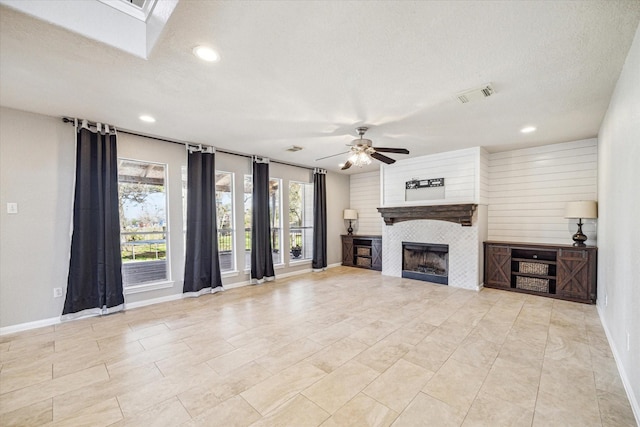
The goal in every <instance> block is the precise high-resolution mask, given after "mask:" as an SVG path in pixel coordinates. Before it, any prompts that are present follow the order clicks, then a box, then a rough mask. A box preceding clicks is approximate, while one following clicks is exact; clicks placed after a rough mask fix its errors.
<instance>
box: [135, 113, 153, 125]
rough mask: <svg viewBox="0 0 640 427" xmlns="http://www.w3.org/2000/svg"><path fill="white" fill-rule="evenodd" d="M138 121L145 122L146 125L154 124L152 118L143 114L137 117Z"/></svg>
mask: <svg viewBox="0 0 640 427" xmlns="http://www.w3.org/2000/svg"><path fill="white" fill-rule="evenodd" d="M139 118H140V120H142V121H143V122H147V123H155V121H156V119H154V118H153V117H151V116H149V115H146V114H143V115H142V116H140V117H139Z"/></svg>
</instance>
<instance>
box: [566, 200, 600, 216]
mask: <svg viewBox="0 0 640 427" xmlns="http://www.w3.org/2000/svg"><path fill="white" fill-rule="evenodd" d="M564 217H565V218H598V203H597V202H596V201H594V200H579V201H576V202H567V204H566V206H565V208H564Z"/></svg>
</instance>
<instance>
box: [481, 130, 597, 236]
mask: <svg viewBox="0 0 640 427" xmlns="http://www.w3.org/2000/svg"><path fill="white" fill-rule="evenodd" d="M597 160H598V147H597V140H596V139H595V138H594V139H586V140H581V141H574V142H567V143H562V144H553V145H545V146H542V147H534V148H527V149H522V150H513V151H506V152H502V153H493V154H490V155H489V213H488V216H489V240H498V241H509V242H530V243H551V244H554V243H555V244H570V243H572V240H571V236H572V235H573V234H574V233H575V232H576V230H577V226H576V225H575V223H576V222H577V220H569V219H565V218H564V206H565V203H566V202H567V201H572V200H597V166H598V165H597ZM584 222H585V224H586V225H585V226H583V231H584V233H585V234H586V235H587V236H588V237H589V240H588V241H587V244H589V245H595V244H596V233H595V220H585V221H584Z"/></svg>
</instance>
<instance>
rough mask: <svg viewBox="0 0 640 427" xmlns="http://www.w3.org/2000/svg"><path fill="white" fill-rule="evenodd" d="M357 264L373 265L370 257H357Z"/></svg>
mask: <svg viewBox="0 0 640 427" xmlns="http://www.w3.org/2000/svg"><path fill="white" fill-rule="evenodd" d="M356 264H357V265H361V266H364V267H371V260H370V259H369V258H356Z"/></svg>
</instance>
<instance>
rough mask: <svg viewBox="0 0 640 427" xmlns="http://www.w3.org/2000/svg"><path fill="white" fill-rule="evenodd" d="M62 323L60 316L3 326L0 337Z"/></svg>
mask: <svg viewBox="0 0 640 427" xmlns="http://www.w3.org/2000/svg"><path fill="white" fill-rule="evenodd" d="M59 323H62V321H61V320H60V316H58V317H51V318H49V319H42V320H36V321H34V322H27V323H19V324H17V325H11V326H5V327H4V328H0V335H8V334H13V333H15V332H22V331H28V330H30V329H36V328H43V327H45V326H51V325H57V324H59Z"/></svg>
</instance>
